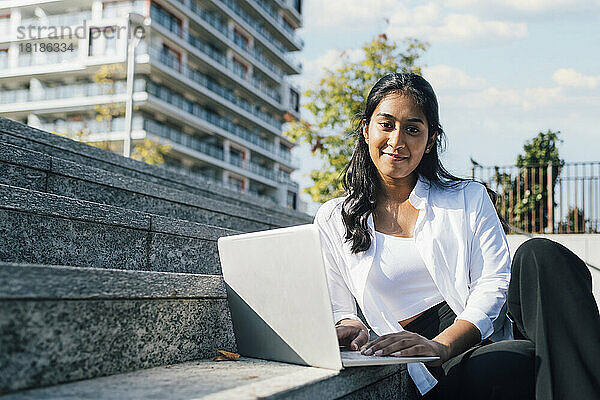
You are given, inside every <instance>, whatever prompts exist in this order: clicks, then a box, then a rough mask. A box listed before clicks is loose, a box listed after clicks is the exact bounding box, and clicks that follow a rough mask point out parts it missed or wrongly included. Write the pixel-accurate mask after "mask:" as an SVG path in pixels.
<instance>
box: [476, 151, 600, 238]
mask: <svg viewBox="0 0 600 400" xmlns="http://www.w3.org/2000/svg"><path fill="white" fill-rule="evenodd" d="M473 176H474V177H475V178H477V179H479V180H482V181H484V182H486V183H487V184H488V186H489V187H491V188H492V189H493V190H494V191H496V193H498V195H499V198H498V201H497V203H496V208H497V209H498V213H499V215H501V216H502V217H503V218H504V220H505V221H506V222H507V223H508V224H510V226H511V227H513V229H514V228H516V229H515V230H516V231H517V232H519V231H524V232H527V233H585V232H588V233H600V162H587V163H564V164H561V165H533V166H525V167H516V166H509V167H483V166H475V167H474V168H473Z"/></svg>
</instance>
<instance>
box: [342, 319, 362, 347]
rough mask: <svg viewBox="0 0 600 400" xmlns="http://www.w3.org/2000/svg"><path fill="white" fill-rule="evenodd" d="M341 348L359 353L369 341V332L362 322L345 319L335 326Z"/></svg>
mask: <svg viewBox="0 0 600 400" xmlns="http://www.w3.org/2000/svg"><path fill="white" fill-rule="evenodd" d="M335 330H336V333H337V338H338V342H339V344H340V346H348V347H350V349H351V350H354V351H357V350H359V349H360V348H361V347H362V346H364V345H365V344H367V342H368V341H369V330H368V329H367V327H366V326H364V325H363V323H362V322H360V321H356V320H353V319H343V320H341V321H340V322H338V324H337V325H336V326H335Z"/></svg>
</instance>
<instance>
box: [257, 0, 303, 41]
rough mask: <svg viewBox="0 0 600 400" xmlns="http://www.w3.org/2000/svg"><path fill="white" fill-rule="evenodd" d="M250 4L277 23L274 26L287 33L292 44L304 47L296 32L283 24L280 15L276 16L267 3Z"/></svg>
mask: <svg viewBox="0 0 600 400" xmlns="http://www.w3.org/2000/svg"><path fill="white" fill-rule="evenodd" d="M250 2H254V3H255V4H257V5H258V6H259V7H260V8H262V9H263V10H265V11H266V12H267V14H269V15H270V16H271V18H273V20H274V21H275V22H276V23H277V24H276V25H279V26H280V27H281V28H283V30H284V31H286V32H287V34H288V36H289V38H290V39H291V40H292V41H293V42H295V43H296V44H298V45H299V47H304V40H302V39H301V38H299V37H298V36H296V32H295V31H294V29H293V28H292V27H291V26H289V25H288V24H286V23H285V21H284V20H283V18H282V17H281V15H279V14H277V12H276V11H275V9H274V8H273V7H272V6H271V5H270V4H269V3H268V2H266V1H265V0H250Z"/></svg>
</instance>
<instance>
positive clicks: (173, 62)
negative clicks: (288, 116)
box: [149, 47, 282, 130]
mask: <svg viewBox="0 0 600 400" xmlns="http://www.w3.org/2000/svg"><path fill="white" fill-rule="evenodd" d="M149 54H150V56H151V57H152V58H153V59H156V60H159V61H160V63H161V64H163V65H165V66H167V67H169V68H171V69H173V70H175V71H176V72H177V73H181V74H183V75H184V76H185V77H187V78H189V79H190V80H192V81H194V82H196V83H198V84H199V85H201V86H203V87H205V88H207V89H208V90H210V91H211V92H214V93H216V94H217V95H219V96H221V97H222V98H224V99H226V100H228V101H229V102H231V103H233V104H235V105H236V106H238V107H240V108H242V109H244V110H245V111H247V112H248V113H250V114H252V115H254V116H255V117H257V118H258V119H260V120H262V121H264V122H266V123H267V124H269V125H271V126H272V127H273V128H275V129H276V130H281V125H282V123H281V122H280V121H278V120H277V119H275V118H273V117H272V116H271V115H269V114H267V113H265V112H262V111H260V110H259V109H258V107H252V106H251V105H250V103H249V102H248V101H247V100H246V99H244V98H242V97H239V96H236V95H235V94H234V92H233V90H232V89H230V88H227V87H225V86H223V85H220V84H219V83H217V82H216V81H214V80H212V79H211V78H209V77H208V76H206V75H204V74H203V73H201V72H199V71H198V70H196V69H193V68H190V67H188V66H187V65H183V66H182V65H181V63H180V62H179V59H178V58H177V57H174V56H172V55H169V54H167V53H163V52H162V51H161V50H160V48H157V47H150V49H149Z"/></svg>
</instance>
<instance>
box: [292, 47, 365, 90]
mask: <svg viewBox="0 0 600 400" xmlns="http://www.w3.org/2000/svg"><path fill="white" fill-rule="evenodd" d="M362 55H363V50H362V49H348V50H343V51H342V50H336V49H329V50H327V51H326V52H325V53H323V54H322V55H321V56H319V57H318V58H315V59H312V60H309V59H306V58H303V59H302V70H303V71H302V75H301V76H299V77H296V78H295V79H293V81H294V83H295V84H297V85H299V86H300V88H301V90H302V91H304V90H306V89H308V88H309V87H310V86H312V85H314V84H316V83H317V82H318V80H319V79H320V78H321V77H322V76H323V73H324V70H325V69H330V70H333V69H336V68H340V67H341V66H342V64H343V60H344V58H347V59H348V60H349V61H352V62H355V61H358V60H359V59H360V58H361V57H362ZM288 79H289V78H288Z"/></svg>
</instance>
